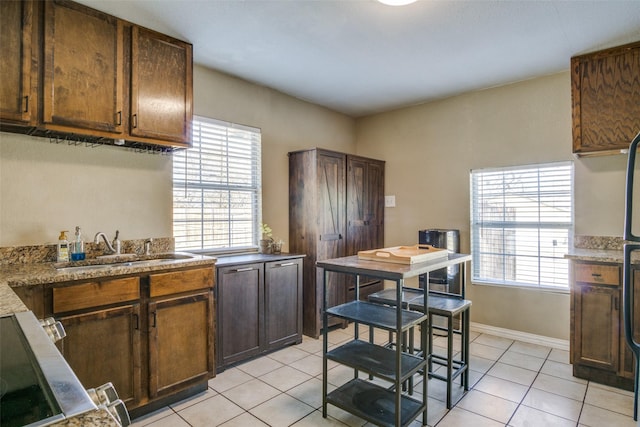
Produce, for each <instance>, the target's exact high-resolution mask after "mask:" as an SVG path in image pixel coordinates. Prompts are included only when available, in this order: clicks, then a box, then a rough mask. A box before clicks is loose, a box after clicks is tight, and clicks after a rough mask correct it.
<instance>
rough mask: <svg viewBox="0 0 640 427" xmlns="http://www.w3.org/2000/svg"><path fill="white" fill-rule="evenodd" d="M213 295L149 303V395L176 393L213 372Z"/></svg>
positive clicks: (199, 295) (191, 295)
mask: <svg viewBox="0 0 640 427" xmlns="http://www.w3.org/2000/svg"><path fill="white" fill-rule="evenodd" d="M212 325H213V295H212V293H211V292H209V291H206V290H205V291H204V292H197V293H190V294H188V295H184V296H179V297H175V298H163V299H160V300H158V301H153V302H150V303H149V395H150V396H151V397H158V396H161V395H165V394H168V393H171V392H175V391H177V390H178V389H180V388H183V387H184V386H185V385H189V384H191V383H193V382H194V381H198V380H205V381H206V380H208V379H209V373H210V372H212V371H213V352H212V350H213V348H212V346H213V328H212Z"/></svg>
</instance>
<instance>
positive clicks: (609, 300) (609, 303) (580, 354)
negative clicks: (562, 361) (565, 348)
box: [570, 261, 640, 390]
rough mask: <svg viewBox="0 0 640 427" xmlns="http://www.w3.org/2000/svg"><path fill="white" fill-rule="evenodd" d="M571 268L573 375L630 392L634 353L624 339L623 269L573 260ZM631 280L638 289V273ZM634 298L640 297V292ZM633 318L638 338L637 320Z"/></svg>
mask: <svg viewBox="0 0 640 427" xmlns="http://www.w3.org/2000/svg"><path fill="white" fill-rule="evenodd" d="M572 269H573V270H572V271H573V281H572V289H571V343H570V345H571V352H570V358H571V363H572V364H573V375H574V376H576V377H578V378H584V379H588V380H591V381H595V382H599V383H603V384H607V385H611V386H614V387H619V388H624V389H627V390H633V378H634V375H633V372H634V366H633V365H634V362H633V354H632V353H631V351H630V350H629V348H628V346H627V343H626V341H625V337H624V322H623V300H622V266H621V265H620V264H606V263H591V262H577V261H576V262H573V263H572ZM634 277H635V278H634V286H635V287H636V288H640V270H635V272H634ZM636 295H640V289H638V291H637V292H636ZM635 305H636V308H635V311H636V312H640V311H638V310H640V302H638V303H636V304H635ZM636 319H637V320H636V323H638V324H637V325H636V326H635V329H636V335H638V334H640V318H639V317H636ZM636 339H638V338H636Z"/></svg>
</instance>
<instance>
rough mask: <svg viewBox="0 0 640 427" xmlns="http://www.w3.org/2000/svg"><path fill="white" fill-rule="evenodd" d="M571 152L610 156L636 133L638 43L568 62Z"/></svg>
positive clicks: (639, 125)
mask: <svg viewBox="0 0 640 427" xmlns="http://www.w3.org/2000/svg"><path fill="white" fill-rule="evenodd" d="M571 96H572V113H573V152H574V153H576V154H579V155H586V154H612V153H619V152H620V150H624V149H628V148H629V144H630V143H631V140H632V139H633V138H634V137H635V136H636V135H637V134H638V132H640V42H636V43H632V44H628V45H624V46H619V47H616V48H612V49H607V50H603V51H599V52H594V53H589V54H586V55H580V56H575V57H573V58H571Z"/></svg>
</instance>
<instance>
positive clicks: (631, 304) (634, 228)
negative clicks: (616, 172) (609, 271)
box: [622, 133, 640, 421]
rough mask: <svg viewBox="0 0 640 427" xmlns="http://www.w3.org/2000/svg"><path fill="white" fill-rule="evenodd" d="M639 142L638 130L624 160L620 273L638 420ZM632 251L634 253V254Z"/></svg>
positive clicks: (639, 296)
mask: <svg viewBox="0 0 640 427" xmlns="http://www.w3.org/2000/svg"><path fill="white" fill-rule="evenodd" d="M639 143H640V133H638V135H636V137H635V138H634V139H633V141H632V142H631V145H630V146H629V159H628V163H627V176H626V194H625V218H624V240H625V241H626V243H625V245H624V265H623V274H622V298H623V301H624V304H623V319H624V335H625V339H626V341H627V344H629V347H630V348H631V351H632V352H633V356H634V359H635V385H634V406H633V419H634V420H636V421H637V420H638V381H639V379H640V331H634V324H635V322H634V318H635V316H640V312H634V308H636V309H638V311H640V295H635V292H634V291H635V290H640V283H638V282H640V269H639V270H636V271H637V272H639V273H638V274H636V285H637V286H636V287H635V288H636V289H634V280H633V279H634V278H633V277H632V274H634V270H633V269H632V264H631V262H632V258H633V259H634V260H635V259H637V257H638V255H640V231H638V230H639V229H640V207H639V206H638V205H635V206H634V202H633V199H634V187H635V191H636V192H637V191H640V183H639V182H634V179H635V170H636V169H638V168H640V164H638V163H637V162H636V154H637V152H638V144H639ZM639 181H640V180H639ZM634 252H635V254H634Z"/></svg>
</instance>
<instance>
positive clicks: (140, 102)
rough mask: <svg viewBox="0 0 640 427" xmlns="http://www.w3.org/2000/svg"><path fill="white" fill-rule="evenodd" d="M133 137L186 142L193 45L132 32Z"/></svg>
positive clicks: (189, 112) (189, 120)
mask: <svg viewBox="0 0 640 427" xmlns="http://www.w3.org/2000/svg"><path fill="white" fill-rule="evenodd" d="M131 51H132V56H131V130H130V132H131V135H135V136H140V137H147V138H157V139H163V140H167V141H176V142H184V141H188V140H189V135H190V133H191V118H192V111H191V106H192V104H193V102H192V99H193V94H192V87H193V84H192V75H193V71H192V58H191V54H192V52H191V45H190V44H188V43H184V42H181V41H178V40H175V39H172V38H169V37H167V36H164V35H162V34H159V33H155V32H153V31H149V30H145V29H143V28H139V27H133V28H132V35H131Z"/></svg>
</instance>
